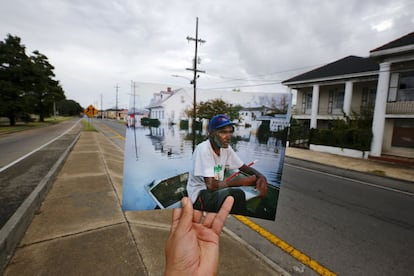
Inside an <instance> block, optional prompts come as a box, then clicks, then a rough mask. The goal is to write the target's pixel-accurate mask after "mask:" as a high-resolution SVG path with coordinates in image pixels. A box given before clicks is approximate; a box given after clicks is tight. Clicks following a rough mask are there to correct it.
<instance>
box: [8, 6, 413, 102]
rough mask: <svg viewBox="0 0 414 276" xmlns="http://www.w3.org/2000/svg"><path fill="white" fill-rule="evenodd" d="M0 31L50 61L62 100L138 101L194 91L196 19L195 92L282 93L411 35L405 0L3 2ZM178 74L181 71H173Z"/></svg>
mask: <svg viewBox="0 0 414 276" xmlns="http://www.w3.org/2000/svg"><path fill="white" fill-rule="evenodd" d="M0 6H1V9H0V35H1V40H4V39H5V38H6V36H7V34H11V35H14V36H18V37H20V38H21V39H22V44H24V45H25V46H26V52H27V54H31V52H32V51H34V50H39V51H40V52H41V53H43V54H45V55H46V56H47V57H48V58H49V62H50V63H51V64H52V65H53V66H54V67H55V73H56V79H57V80H59V81H60V83H61V85H62V87H63V89H64V91H65V95H66V97H67V98H68V99H73V100H75V101H77V102H79V103H80V104H81V105H82V106H84V107H85V106H87V105H89V104H94V105H96V106H98V108H101V106H102V107H103V108H111V107H115V105H116V95H117V93H116V88H115V87H116V86H117V85H118V86H119V88H118V106H119V107H128V105H129V98H130V94H131V93H133V89H132V88H131V82H132V81H134V82H136V83H137V85H136V88H135V92H136V94H137V95H139V96H138V99H139V101H140V102H141V103H142V106H145V104H146V103H148V99H149V97H150V95H151V94H152V93H153V92H157V91H158V90H159V89H161V87H166V86H170V87H172V88H173V89H176V88H180V87H186V88H188V90H189V91H190V92H191V91H192V88H191V85H190V84H189V81H188V80H187V79H186V78H188V79H190V78H192V72H191V71H188V70H186V68H191V67H192V59H193V57H194V42H188V41H187V39H186V38H187V36H190V37H195V25H196V17H198V18H199V30H198V31H199V38H201V39H203V40H205V41H206V42H205V43H202V44H199V47H198V54H199V57H200V64H198V69H200V70H204V71H206V73H205V74H200V78H199V79H198V81H197V86H198V87H199V88H200V89H214V90H229V91H231V90H232V89H240V90H241V91H242V92H243V91H246V92H286V87H284V86H283V85H281V84H280V82H281V81H283V80H286V79H288V78H291V77H293V76H295V75H298V74H301V73H303V72H306V71H309V70H311V69H314V68H316V67H318V66H321V65H324V64H326V63H329V62H332V61H335V60H337V59H340V58H343V57H346V56H349V55H357V56H369V51H370V50H372V49H374V48H377V47H379V46H381V45H383V44H385V43H388V42H390V41H392V40H394V39H397V38H399V37H401V36H403V35H405V34H407V33H410V32H412V31H414V12H413V11H414V1H412V0H411V1H409V0H393V1H388V0H366V1H360V0H346V1H345V0H342V1H340V0H338V1H328V0H318V1H316V0H315V1H312V0H309V1H305V0H302V1H299V0H285V1H278V0H258V1H248V0H226V1H223V0H210V1H205V0H204V1H198V0H194V1H190V0H169V1H161V0H135V1H132V0H130V1H128V0H125V1H122V0H119V1H114V0H107V1H101V0H82V1H81V0H54V1H50V0H38V1H23V0H0ZM172 75H179V76H183V77H173V76H172Z"/></svg>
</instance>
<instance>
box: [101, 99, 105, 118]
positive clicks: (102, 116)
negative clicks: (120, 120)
mask: <svg viewBox="0 0 414 276" xmlns="http://www.w3.org/2000/svg"><path fill="white" fill-rule="evenodd" d="M102 97H103V96H102V93H101V119H102V120H103V119H104V115H103V104H102Z"/></svg>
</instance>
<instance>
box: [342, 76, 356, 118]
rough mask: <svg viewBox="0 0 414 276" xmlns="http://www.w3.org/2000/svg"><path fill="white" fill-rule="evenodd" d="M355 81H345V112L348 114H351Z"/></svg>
mask: <svg viewBox="0 0 414 276" xmlns="http://www.w3.org/2000/svg"><path fill="white" fill-rule="evenodd" d="M353 85H354V83H353V82H352V81H347V82H346V83H345V95H344V106H343V109H344V112H345V114H346V115H347V116H349V115H350V114H351V102H352V90H353Z"/></svg>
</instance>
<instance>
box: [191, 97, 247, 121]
mask: <svg viewBox="0 0 414 276" xmlns="http://www.w3.org/2000/svg"><path fill="white" fill-rule="evenodd" d="M241 108H242V107H241V106H240V105H232V104H229V103H226V102H225V101H223V100H222V99H212V100H208V101H206V102H200V103H199V104H198V105H197V110H196V112H197V117H198V118H205V119H211V118H212V117H213V116H215V115H217V114H226V115H227V116H229V117H230V119H231V120H236V119H239V111H240V110H241ZM186 114H187V116H189V117H194V116H193V115H194V109H193V108H190V109H187V110H186Z"/></svg>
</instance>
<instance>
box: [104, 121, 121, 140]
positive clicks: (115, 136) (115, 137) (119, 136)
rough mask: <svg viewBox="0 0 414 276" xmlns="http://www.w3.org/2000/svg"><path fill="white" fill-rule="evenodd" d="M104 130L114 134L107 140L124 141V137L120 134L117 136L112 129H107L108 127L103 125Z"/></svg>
mask: <svg viewBox="0 0 414 276" xmlns="http://www.w3.org/2000/svg"><path fill="white" fill-rule="evenodd" d="M105 128H106V129H107V130H108V131H109V132H111V133H112V134H114V136H111V137H108V138H109V139H112V138H114V139H121V140H123V141H125V137H124V136H122V135H121V134H119V133H118V132H116V131H115V130H114V129H112V128H111V127H109V126H108V125H105Z"/></svg>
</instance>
